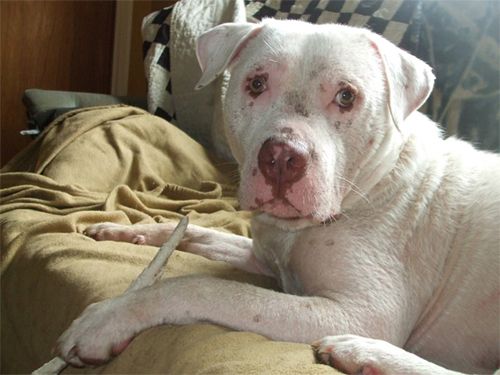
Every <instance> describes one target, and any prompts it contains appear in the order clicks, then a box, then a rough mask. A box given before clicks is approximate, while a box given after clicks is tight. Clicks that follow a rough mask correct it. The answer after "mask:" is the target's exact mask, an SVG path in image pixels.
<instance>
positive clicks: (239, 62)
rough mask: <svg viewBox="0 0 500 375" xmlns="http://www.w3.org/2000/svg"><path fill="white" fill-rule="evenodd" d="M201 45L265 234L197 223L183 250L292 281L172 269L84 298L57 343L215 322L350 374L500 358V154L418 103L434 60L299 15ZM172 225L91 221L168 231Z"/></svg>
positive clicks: (82, 346)
mask: <svg viewBox="0 0 500 375" xmlns="http://www.w3.org/2000/svg"><path fill="white" fill-rule="evenodd" d="M198 57H199V61H200V65H201V67H202V70H203V76H202V77H201V80H200V84H199V86H200V87H202V86H204V85H207V84H208V83H210V82H211V81H213V80H214V79H215V78H216V77H217V76H218V75H220V74H221V73H222V72H223V71H224V70H226V69H227V70H228V71H229V72H230V75H231V78H230V80H229V83H228V87H227V95H226V98H225V103H224V114H225V120H226V124H225V126H226V128H225V129H226V134H227V137H228V140H229V144H230V147H231V149H232V152H233V153H234V156H235V158H236V159H237V161H238V163H239V165H240V172H241V188H240V198H241V205H242V207H243V208H245V209H251V210H256V211H257V214H256V215H255V217H254V219H253V221H252V233H253V238H254V239H253V241H252V240H250V239H248V238H244V237H240V236H237V235H230V234H225V233H220V232H217V231H214V230H210V229H205V228H201V227H197V226H193V225H190V226H189V228H188V231H187V234H186V240H184V241H183V242H182V244H181V250H185V251H189V252H193V253H197V254H201V255H203V256H205V257H208V258H210V259H217V260H225V261H228V262H230V263H232V264H234V265H236V266H238V267H240V268H241V269H244V270H246V271H250V272H256V273H262V274H266V275H273V276H274V277H276V278H277V279H278V280H279V281H280V283H281V286H282V288H283V290H284V292H286V293H279V292H275V291H271V290H265V289H261V288H258V287H254V286H251V285H247V284H241V283H238V282H232V281H225V280H220V279H214V278H209V277H204V276H197V277H183V278H177V279H169V280H167V281H164V282H160V283H157V284H155V285H153V286H151V287H149V288H146V289H144V290H141V291H139V292H136V293H129V294H127V295H125V296H121V297H117V298H115V299H111V300H107V301H103V302H100V303H97V304H94V305H92V306H90V307H89V308H87V309H86V310H85V311H84V313H83V315H82V316H81V317H80V318H79V319H77V320H75V322H73V324H72V325H71V327H70V328H69V329H68V330H67V331H66V332H65V333H64V334H63V335H62V337H61V338H60V341H59V353H60V355H61V356H62V357H63V358H65V359H66V360H67V361H69V362H71V363H73V364H76V365H81V364H84V363H92V364H95V363H100V362H102V361H105V360H107V359H108V358H109V357H110V354H111V353H114V354H116V353H118V352H120V351H121V350H123V349H124V348H125V346H126V345H127V343H128V342H129V341H130V339H131V338H132V337H133V336H134V335H136V334H137V333H138V332H140V331H142V330H144V329H146V328H148V327H151V326H154V325H158V324H162V323H173V324H188V323H193V322H197V321H208V322H213V323H216V324H221V325H225V326H228V327H231V328H233V329H237V330H245V331H253V332H257V333H259V334H262V335H265V336H267V337H269V338H272V339H276V340H287V341H295V342H303V343H312V342H314V344H313V346H314V348H315V350H316V351H317V354H318V358H320V359H321V360H323V361H324V362H326V363H330V364H332V365H333V366H335V367H337V368H338V369H341V370H343V371H345V372H348V373H357V372H363V374H449V373H452V371H450V370H447V369H445V368H444V367H446V368H450V369H453V370H455V371H464V372H493V371H494V370H495V369H496V368H498V366H499V358H500V349H499V344H500V278H499V272H500V250H499V244H500V234H499V223H500V158H499V157H498V156H496V155H493V154H489V153H485V152H480V151H477V150H475V149H474V148H473V147H472V146H470V145H469V144H467V143H465V142H462V141H459V140H456V139H448V140H446V141H445V140H443V139H442V138H441V133H440V131H439V129H438V127H437V126H436V124H434V123H433V122H432V121H430V120H429V119H428V118H426V117H425V116H424V115H422V114H419V113H417V112H416V110H417V109H418V108H419V107H420V106H421V105H422V103H423V102H424V101H425V100H426V99H427V97H428V96H429V94H430V92H431V90H432V87H433V81H434V76H433V74H432V72H431V69H430V67H429V66H427V65H426V64H425V63H423V62H422V61H420V60H418V59H417V58H415V57H413V56H411V55H409V54H408V53H406V52H404V51H402V50H400V49H398V48H397V47H396V46H394V45H392V44H391V43H389V42H388V41H386V40H385V39H383V38H382V37H380V36H377V35H375V34H373V33H371V32H369V31H367V30H364V29H358V28H352V27H347V26H339V25H321V26H316V25H311V24H307V23H304V22H299V21H275V20H267V21H265V22H263V23H260V24H224V25H220V26H218V27H216V28H214V29H211V30H209V31H208V32H206V33H205V34H204V35H202V36H201V37H200V39H199V43H198ZM173 227H174V225H173V224H172V225H170V224H158V225H139V226H128V227H127V226H120V225H116V224H109V223H108V224H100V225H97V226H93V227H91V228H89V229H88V231H87V233H88V235H90V236H92V237H94V238H96V239H98V240H103V239H108V240H109V239H112V240H119V241H131V242H135V243H148V244H153V245H160V244H161V243H163V242H164V241H165V239H166V238H167V237H168V235H169V233H170V232H171V230H172V228H173ZM228 306H231V307H230V308H228ZM117 316H118V317H119V318H118V319H117V318H116V317H117ZM139 317H140V318H139ZM325 336H326V337H325ZM322 337H323V338H322ZM321 338H322V339H321ZM318 339H320V340H319V341H317V340H318ZM401 348H404V350H403V349H401ZM411 353H414V354H411ZM440 366H444V367H440Z"/></svg>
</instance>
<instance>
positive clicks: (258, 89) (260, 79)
mask: <svg viewBox="0 0 500 375" xmlns="http://www.w3.org/2000/svg"><path fill="white" fill-rule="evenodd" d="M247 89H248V90H249V92H250V95H252V96H253V97H254V98H255V97H257V96H259V95H260V94H262V93H263V92H264V91H266V89H267V74H263V75H258V76H255V77H253V78H251V79H249V81H248V85H247Z"/></svg>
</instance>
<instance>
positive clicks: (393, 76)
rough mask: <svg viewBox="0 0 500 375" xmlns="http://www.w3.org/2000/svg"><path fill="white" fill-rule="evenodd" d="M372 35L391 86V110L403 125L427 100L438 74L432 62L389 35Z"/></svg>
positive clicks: (389, 88) (396, 120) (393, 116)
mask: <svg viewBox="0 0 500 375" xmlns="http://www.w3.org/2000/svg"><path fill="white" fill-rule="evenodd" d="M370 39H371V41H372V46H373V47H374V48H375V50H376V51H377V52H378V54H379V55H380V58H381V60H382V65H383V68H384V74H385V77H386V81H387V88H388V90H389V93H388V100H389V110H390V112H391V116H392V118H393V120H394V122H395V124H396V126H397V127H399V124H401V123H402V122H403V121H404V120H405V119H406V118H407V117H408V116H409V115H410V114H411V113H412V112H413V111H416V110H417V109H418V108H420V106H421V105H422V104H424V102H425V101H426V100H427V98H428V97H429V95H430V93H431V92H432V88H433V87H434V79H435V76H434V74H433V73H432V68H431V67H430V66H429V65H427V64H426V63H425V62H423V61H422V60H420V59H418V58H416V57H415V56H412V55H411V54H409V53H408V52H405V51H403V50H402V49H401V48H399V47H397V46H395V45H394V44H392V43H391V42H389V41H388V40H386V39H385V38H383V37H381V36H379V35H376V34H371V37H370Z"/></svg>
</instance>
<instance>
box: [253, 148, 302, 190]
mask: <svg viewBox="0 0 500 375" xmlns="http://www.w3.org/2000/svg"><path fill="white" fill-rule="evenodd" d="M308 160H309V153H308V152H307V150H306V149H305V148H298V147H295V146H292V145H291V144H289V143H285V142H281V141H276V140H274V139H272V138H270V139H268V140H267V141H265V142H264V144H263V145H262V147H261V149H260V151H259V155H258V163H259V169H260V171H261V172H262V174H263V175H264V178H265V179H266V182H267V183H268V184H269V185H271V186H272V193H273V196H274V197H275V198H283V197H284V196H285V193H286V191H287V190H288V189H289V188H290V187H291V186H292V185H293V184H294V183H295V182H297V181H298V180H300V179H301V178H302V176H303V175H304V173H305V171H306V166H307V162H308Z"/></svg>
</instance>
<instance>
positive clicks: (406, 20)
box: [143, 0, 422, 123]
mask: <svg viewBox="0 0 500 375" xmlns="http://www.w3.org/2000/svg"><path fill="white" fill-rule="evenodd" d="M192 1H195V0H192ZM421 5H422V4H421V0H245V6H246V13H247V19H248V21H249V22H258V21H260V20H262V19H263V18H277V19H300V20H304V21H307V22H311V23H318V24H322V23H341V24H348V25H352V26H359V27H366V28H369V29H370V30H372V31H374V32H376V33H378V34H381V35H383V36H384V37H386V38H387V39H388V40H390V41H392V42H393V43H395V44H397V45H399V46H400V47H401V48H403V49H405V50H407V51H410V52H413V53H414V52H415V51H416V48H417V44H418V40H419V35H420V23H421V16H420V13H421ZM171 13H172V7H169V8H165V9H162V10H160V11H158V12H157V13H156V14H155V15H153V16H152V17H151V18H150V19H149V23H146V24H145V25H144V26H143V38H144V44H143V51H144V58H145V67H146V75H147V78H148V90H149V93H148V96H149V97H151V96H152V95H153V96H154V97H155V101H153V103H150V108H149V109H150V111H151V112H152V113H154V114H156V115H158V116H161V117H163V118H165V119H166V120H168V121H170V122H173V123H175V121H176V118H175V108H174V101H173V97H172V83H171V80H170V50H169V47H170V46H169V40H170V32H171V30H170V18H171ZM158 71H160V72H161V73H162V78H161V79H158V74H155V75H154V76H155V79H154V81H155V82H150V80H149V78H150V77H152V76H153V74H152V73H158ZM157 97H158V98H157ZM156 98H157V100H156ZM151 104H153V105H151Z"/></svg>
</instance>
